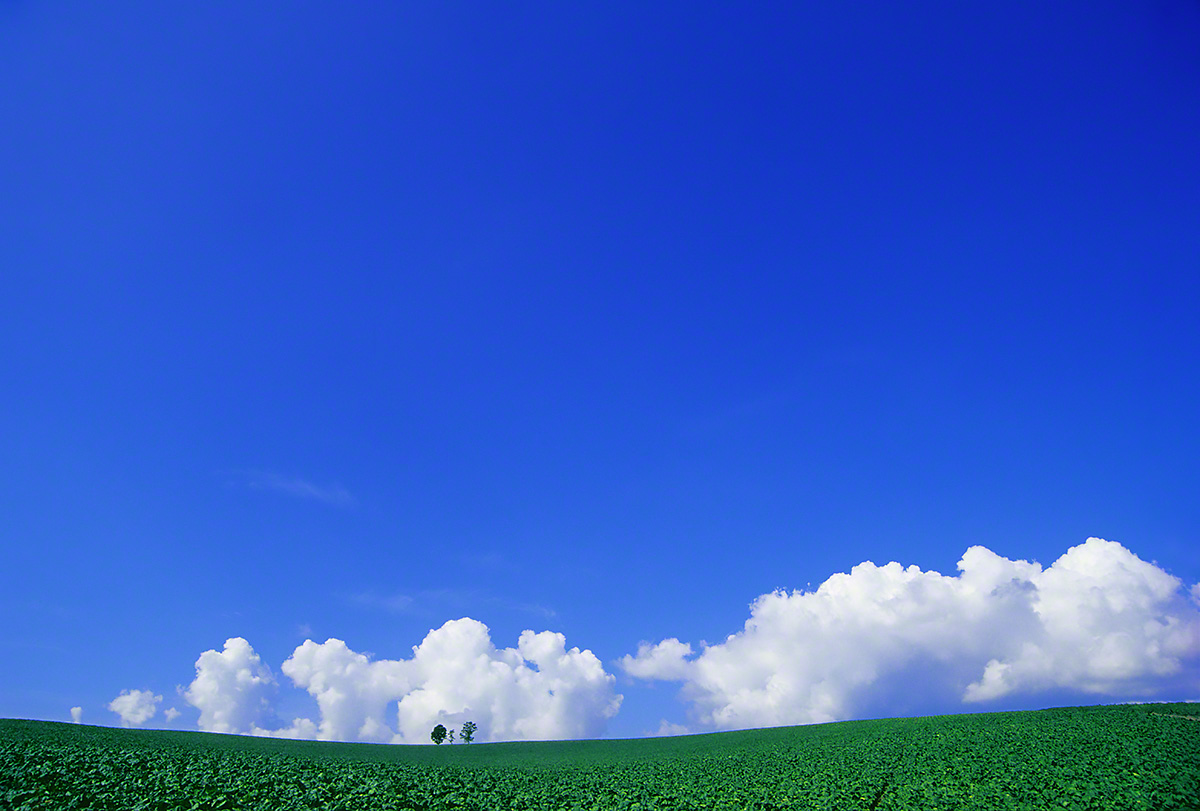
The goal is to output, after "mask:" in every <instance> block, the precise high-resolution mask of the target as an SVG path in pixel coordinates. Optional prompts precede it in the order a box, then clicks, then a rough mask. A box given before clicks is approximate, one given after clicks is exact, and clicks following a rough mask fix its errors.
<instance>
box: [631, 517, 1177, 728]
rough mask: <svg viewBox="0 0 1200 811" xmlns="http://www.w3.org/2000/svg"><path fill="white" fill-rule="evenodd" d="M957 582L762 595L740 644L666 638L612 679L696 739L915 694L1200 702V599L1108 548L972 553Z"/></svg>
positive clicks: (926, 574)
mask: <svg viewBox="0 0 1200 811" xmlns="http://www.w3.org/2000/svg"><path fill="white" fill-rule="evenodd" d="M958 569H959V574H958V575H957V576H946V575H942V574H940V573H938V572H934V571H922V570H921V569H919V568H918V567H916V566H908V567H904V566H901V565H900V564H899V563H895V562H893V563H888V564H887V565H885V566H876V565H875V564H873V563H870V562H867V563H862V564H859V565H858V566H855V567H854V568H853V569H851V571H850V572H849V573H848V574H845V573H842V574H835V575H833V576H832V577H830V578H829V579H828V580H826V581H825V582H824V583H823V584H821V586H820V587H819V588H818V589H817V590H816V591H815V592H802V591H794V592H791V593H787V592H783V591H776V592H773V593H771V594H764V595H762V596H760V597H759V598H758V599H756V600H755V601H754V603H753V604H752V605H751V607H750V618H749V619H748V620H747V621H746V623H745V625H744V627H743V628H742V630H741V631H739V632H737V633H735V634H732V635H731V636H729V637H728V638H727V639H726V640H725V641H724V642H722V643H720V644H716V645H711V646H706V647H704V648H703V649H702V650H701V651H700V652H699V653H698V654H697V653H695V652H694V651H693V650H692V648H691V646H690V645H688V644H687V643H683V642H680V641H679V640H678V639H674V638H672V639H666V640H664V641H662V642H659V643H657V644H648V643H643V644H642V645H641V646H639V648H638V651H637V653H636V654H634V655H632V656H626V657H624V658H623V659H622V660H621V666H622V668H623V669H624V670H625V671H626V672H627V673H628V674H629V675H631V676H633V677H636V678H641V679H659V680H666V681H680V682H682V683H683V688H682V692H681V695H682V697H683V698H684V700H685V701H687V702H688V703H689V705H690V711H691V714H692V718H693V721H694V722H695V724H696V726H697V727H699V728H708V729H736V728H749V727H756V726H769V725H777V724H798V723H814V722H823V721H833V720H841V719H845V718H852V717H859V716H861V715H864V714H870V713H872V712H878V713H880V714H883V713H886V712H887V711H888V709H889V708H895V707H896V706H897V705H898V703H900V704H902V700H912V697H913V696H914V695H916V696H918V697H924V698H925V699H926V700H928V701H931V702H934V703H936V704H939V705H940V706H942V707H945V708H947V709H948V708H950V707H952V706H953V705H955V704H958V703H959V702H973V703H980V702H988V701H994V700H996V699H999V698H1002V697H1006V696H1013V695H1028V694H1035V693H1039V692H1044V691H1048V690H1069V691H1075V692H1079V693H1090V694H1095V695H1105V696H1113V697H1154V696H1156V695H1161V694H1163V693H1164V691H1168V690H1189V691H1193V692H1194V691H1195V690H1198V689H1200V674H1198V672H1197V668H1196V667H1195V665H1196V662H1197V659H1198V658H1200V612H1198V611H1197V609H1196V605H1195V597H1196V595H1197V594H1200V591H1198V587H1193V588H1192V589H1191V596H1192V597H1193V600H1191V601H1189V600H1188V597H1187V595H1186V594H1185V592H1184V591H1183V589H1182V583H1181V581H1180V580H1179V579H1178V578H1175V577H1173V576H1171V575H1170V574H1168V573H1167V572H1165V571H1163V570H1162V569H1160V568H1159V567H1157V566H1155V565H1154V564H1152V563H1148V562H1146V561H1143V560H1142V559H1140V558H1139V557H1137V555H1135V554H1133V553H1132V552H1130V551H1129V550H1128V549H1126V548H1125V547H1123V546H1121V545H1120V544H1117V543H1112V542H1109V541H1104V540H1101V539H1099V538H1089V539H1088V540H1087V541H1086V542H1085V543H1083V544H1080V545H1078V546H1075V547H1073V548H1071V549H1070V550H1068V551H1067V553H1066V554H1064V555H1063V556H1062V557H1061V558H1059V559H1058V560H1057V561H1055V562H1054V564H1053V565H1051V566H1050V567H1049V568H1047V569H1043V568H1042V567H1041V566H1040V565H1039V564H1037V563H1030V562H1027V561H1023V560H1015V561H1014V560H1009V559H1007V558H1004V557H1001V556H1000V555H997V554H995V553H994V552H992V551H990V550H988V549H986V548H984V547H982V546H973V547H971V548H970V549H968V550H967V551H966V553H965V554H964V555H963V557H962V560H960V561H959V563H958ZM888 702H890V703H888ZM943 711H944V710H943Z"/></svg>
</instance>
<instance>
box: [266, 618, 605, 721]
mask: <svg viewBox="0 0 1200 811" xmlns="http://www.w3.org/2000/svg"><path fill="white" fill-rule="evenodd" d="M282 670H283V672H284V673H286V674H287V675H288V677H290V678H291V679H292V681H293V682H295V683H296V685H297V686H299V687H302V688H304V689H305V690H307V691H308V692H309V693H310V694H312V695H313V697H314V698H316V700H317V706H318V707H319V708H320V711H321V720H320V723H319V725H316V724H314V723H313V722H311V721H309V720H308V719H297V720H296V721H294V722H293V724H292V726H291V727H290V728H289V729H287V730H283V731H277V732H276V733H273V734H279V732H282V733H283V734H287V735H289V736H291V735H299V734H302V733H303V732H305V731H306V730H311V729H313V727H316V730H317V735H316V737H318V738H321V739H323V740H359V741H393V742H397V743H428V742H429V730H430V729H432V728H433V726H434V725H435V724H437V723H443V724H446V725H447V726H450V727H457V726H459V725H461V724H462V723H463V722H464V721H474V722H475V723H476V724H478V725H479V733H478V740H480V741H485V740H544V739H563V738H584V737H595V736H598V735H600V734H602V733H603V731H604V727H605V724H606V722H607V720H608V719H609V718H611V717H612V716H613V715H615V714H616V712H617V709H618V707H619V706H620V702H621V697H620V696H619V695H616V694H615V693H614V691H613V685H614V683H615V679H614V678H613V676H611V675H610V674H608V673H606V672H605V671H604V667H603V665H602V664H601V663H600V660H599V659H597V658H596V656H595V655H594V654H593V653H592V652H591V651H588V650H584V651H580V650H579V649H578V648H571V649H570V650H568V649H567V648H566V638H565V637H564V636H563V635H562V634H558V633H553V632H550V631H543V632H541V633H534V632H533V631H523V632H522V633H521V636H520V639H519V640H518V642H517V647H516V648H500V649H498V648H496V646H495V645H494V644H493V643H492V640H491V636H490V634H489V632H488V628H487V626H486V625H484V624H483V623H481V622H478V621H477V620H473V619H470V618H463V619H458V620H451V621H450V622H447V623H445V624H444V625H443V626H442V627H441V628H438V629H436V630H432V631H430V632H429V634H428V635H427V636H426V637H425V639H424V640H423V641H422V642H421V644H420V645H418V646H416V647H415V648H413V656H412V658H411V659H399V660H390V659H381V660H377V661H371V660H370V659H369V658H368V657H367V656H365V655H364V654H361V653H356V652H355V651H353V650H351V649H350V648H349V647H348V646H347V645H346V643H345V642H343V641H341V640H340V639H330V640H328V641H326V642H325V643H323V644H317V643H315V642H313V641H311V640H309V641H306V642H305V643H304V644H303V645H301V646H300V647H298V648H296V650H295V652H294V653H293V654H292V656H291V658H289V659H288V660H287V661H286V662H284V663H283V667H282ZM396 702H398V703H396ZM393 713H394V715H393ZM393 717H394V718H395V727H393V726H392V723H391V719H392V718H393ZM256 731H257V732H260V733H263V732H265V730H256Z"/></svg>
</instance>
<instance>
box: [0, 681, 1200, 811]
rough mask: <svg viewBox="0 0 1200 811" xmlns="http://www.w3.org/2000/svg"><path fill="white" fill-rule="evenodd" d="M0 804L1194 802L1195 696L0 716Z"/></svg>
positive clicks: (954, 805)
mask: <svg viewBox="0 0 1200 811" xmlns="http://www.w3.org/2000/svg"><path fill="white" fill-rule="evenodd" d="M0 808H5V809H8V808H14V809H70V808H106V809H188V808H192V809H233V808H247V809H249V808H254V809H259V808H261V809H289V808H331V809H371V808H386V809H393V808H394V809H413V808H438V809H441V808H479V809H534V808H566V809H570V808H579V809H591V808H595V809H600V808H604V809H607V808H628V809H635V808H644V809H647V808H695V809H708V808H761V809H775V808H779V809H782V808H829V809H880V811H883V809H909V808H930V809H933V808H941V809H962V808H980V809H983V808H989V809H992V808H1028V809H1037V811H1045V809H1057V808H1069V809H1085V808H1145V809H1154V810H1156V811H1157V809H1172V808H1200V705H1197V704H1144V705H1123V706H1106V707H1080V708H1066V709H1052V710H1041V711H1037V712H1009V713H990V714H980V715H952V716H937V717H931V718H906V719H887V720H875V721H848V722H843V723H838V724H822V725H815V726H803V727H781V728H776V729H764V730H755V731H749V732H725V733H717V734H712V735H694V736H686V737H677V738H654V739H639V740H620V741H570V742H549V743H505V744H478V743H476V744H471V745H469V746H465V745H461V744H456V745H454V746H449V745H443V746H440V747H433V746H386V745H374V744H342V743H318V742H312V741H278V740H269V739H261V738H250V737H242V736H237V735H214V734H209V733H200V732H159V731H147V730H124V729H110V728H105V727H90V726H76V725H73V724H60V723H53V722H45V721H9V720H0Z"/></svg>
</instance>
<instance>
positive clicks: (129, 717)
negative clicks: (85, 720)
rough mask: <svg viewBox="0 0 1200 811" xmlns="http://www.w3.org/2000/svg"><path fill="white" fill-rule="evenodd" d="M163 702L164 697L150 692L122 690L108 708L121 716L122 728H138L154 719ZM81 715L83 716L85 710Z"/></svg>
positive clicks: (73, 710) (73, 711)
mask: <svg viewBox="0 0 1200 811" xmlns="http://www.w3.org/2000/svg"><path fill="white" fill-rule="evenodd" d="M162 700H163V698H162V696H156V695H154V693H152V692H150V691H149V690H122V691H121V695H119V696H117V697H116V698H114V699H113V700H112V701H110V702H109V704H108V708H109V709H110V710H112V711H113V712H115V713H116V714H117V715H119V716H121V726H126V727H136V726H140V725H142V724H144V723H146V722H147V721H149V720H150V719H151V718H153V717H154V713H156V712H157V711H158V704H159V702H161V701H162ZM75 709H76V708H74V707H72V708H71V716H72V717H75ZM79 713H80V715H81V716H82V714H83V710H82V709H81V710H80V711H79ZM76 722H78V719H76Z"/></svg>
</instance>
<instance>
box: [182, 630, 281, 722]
mask: <svg viewBox="0 0 1200 811" xmlns="http://www.w3.org/2000/svg"><path fill="white" fill-rule="evenodd" d="M276 687H277V684H276V681H275V676H274V675H273V674H272V673H271V669H270V668H269V667H267V666H266V665H265V664H263V662H262V659H260V658H259V656H258V654H257V653H255V652H254V648H252V647H250V643H249V642H247V641H246V640H244V639H242V638H241V637H240V636H239V637H233V638H232V639H228V640H226V641H225V648H224V650H222V651H215V650H207V651H205V652H204V653H202V654H200V658H199V659H197V660H196V678H195V679H194V680H193V681H192V683H191V685H190V686H189V687H188V689H187V692H185V693H184V694H183V697H184V698H185V699H186V700H187V702H188V703H189V704H191V705H192V706H193V707H196V708H197V709H198V710H200V720H199V721H198V722H197V723H198V726H199V727H200V729H202V730H205V731H207V732H244V731H248V730H249V729H250V728H251V727H252V726H253V725H254V724H255V722H256V721H258V720H259V718H260V717H261V715H262V713H263V712H264V711H266V710H267V709H268V708H269V704H270V699H271V697H272V696H273V695H274V693H275V690H276Z"/></svg>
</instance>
